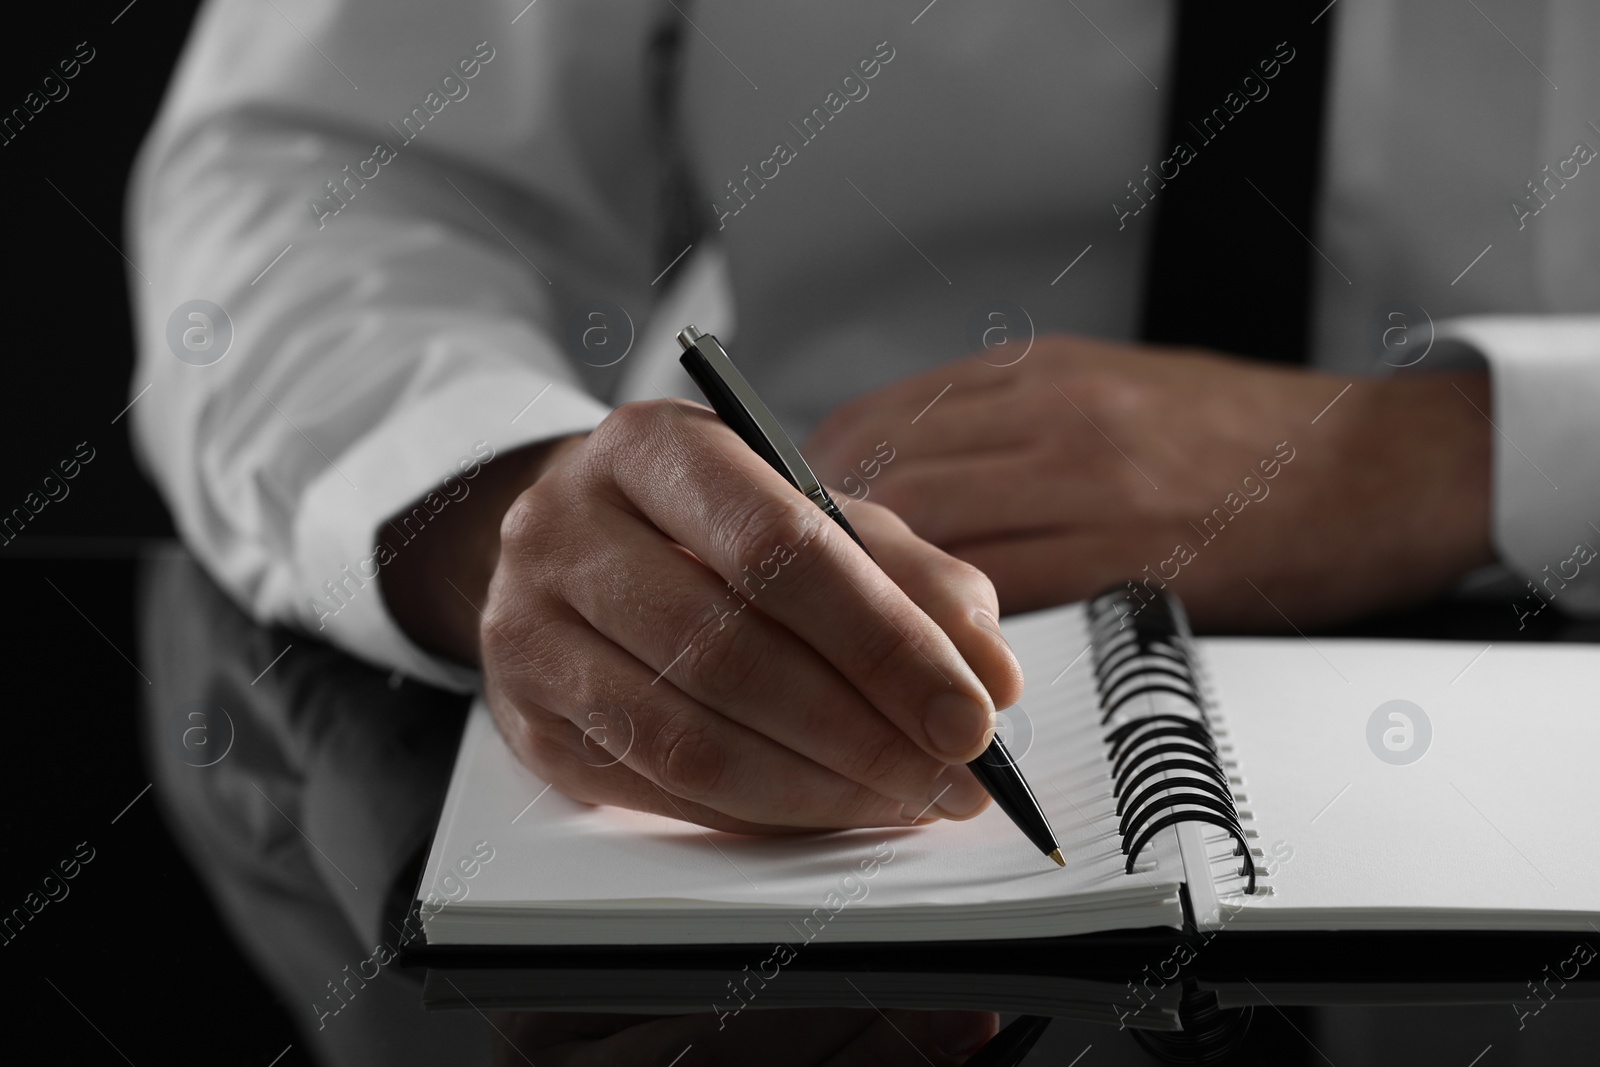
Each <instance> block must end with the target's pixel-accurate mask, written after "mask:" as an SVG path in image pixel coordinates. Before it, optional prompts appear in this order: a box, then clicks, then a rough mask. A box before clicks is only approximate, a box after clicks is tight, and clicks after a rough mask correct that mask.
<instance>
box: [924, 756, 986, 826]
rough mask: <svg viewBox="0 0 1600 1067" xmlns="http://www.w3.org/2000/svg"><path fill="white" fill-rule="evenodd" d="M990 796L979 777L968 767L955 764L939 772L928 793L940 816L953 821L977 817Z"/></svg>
mask: <svg viewBox="0 0 1600 1067" xmlns="http://www.w3.org/2000/svg"><path fill="white" fill-rule="evenodd" d="M988 798H989V794H988V793H987V792H985V791H984V788H983V786H982V785H981V784H979V782H978V779H977V777H976V776H975V775H974V774H973V773H972V772H971V771H969V770H967V768H966V767H964V766H963V765H961V764H959V763H953V764H951V765H950V766H948V767H946V768H945V769H944V770H942V771H940V772H939V777H937V778H935V779H934V780H933V789H932V790H931V791H930V792H929V793H928V799H929V800H930V801H932V803H933V806H934V808H935V809H936V810H937V811H938V812H939V814H941V815H944V816H947V817H949V818H952V819H965V818H968V817H969V816H972V815H976V814H977V813H978V811H979V809H981V808H982V807H983V806H984V803H985V802H986V801H987V800H988Z"/></svg>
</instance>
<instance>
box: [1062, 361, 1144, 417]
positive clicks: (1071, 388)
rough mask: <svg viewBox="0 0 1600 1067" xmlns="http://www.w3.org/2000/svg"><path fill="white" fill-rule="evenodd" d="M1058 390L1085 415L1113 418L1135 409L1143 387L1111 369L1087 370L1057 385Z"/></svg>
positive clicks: (1139, 400)
mask: <svg viewBox="0 0 1600 1067" xmlns="http://www.w3.org/2000/svg"><path fill="white" fill-rule="evenodd" d="M1061 391H1062V392H1064V393H1066V395H1067V396H1068V397H1069V398H1070V399H1071V400H1072V401H1073V403H1075V404H1077V405H1078V407H1080V408H1082V409H1083V410H1084V411H1085V412H1088V413H1090V414H1091V415H1093V414H1099V415H1102V416H1117V415H1123V414H1126V413H1128V412H1130V411H1132V410H1135V409H1136V408H1137V407H1138V406H1139V404H1140V402H1141V399H1142V397H1143V394H1144V389H1143V387H1142V386H1141V385H1140V384H1139V383H1138V382H1136V381H1134V380H1133V379H1132V378H1129V377H1127V376H1125V375H1121V374H1118V373H1116V372H1115V371H1111V370H1090V371H1085V372H1083V373H1081V374H1077V375H1073V376H1072V377H1071V378H1070V379H1069V380H1067V381H1064V382H1062V383H1061Z"/></svg>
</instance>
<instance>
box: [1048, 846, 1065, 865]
mask: <svg viewBox="0 0 1600 1067" xmlns="http://www.w3.org/2000/svg"><path fill="white" fill-rule="evenodd" d="M1050 858H1051V859H1053V860H1055V861H1056V866H1057V867H1065V866H1066V865H1067V861H1066V860H1064V859H1062V858H1061V850H1060V849H1059V848H1053V849H1051V850H1050Z"/></svg>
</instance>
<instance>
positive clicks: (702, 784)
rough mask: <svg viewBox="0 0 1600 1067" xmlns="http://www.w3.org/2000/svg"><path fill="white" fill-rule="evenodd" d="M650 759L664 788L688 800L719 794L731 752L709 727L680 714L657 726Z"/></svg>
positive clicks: (650, 748) (649, 751) (652, 740)
mask: <svg viewBox="0 0 1600 1067" xmlns="http://www.w3.org/2000/svg"><path fill="white" fill-rule="evenodd" d="M647 759H648V761H649V766H650V767H651V769H652V770H653V771H654V774H655V777H656V780H657V782H658V783H660V785H661V788H662V789H665V790H666V791H667V792H668V793H671V794H672V795H674V796H678V797H682V798H684V799H685V800H702V799H705V798H708V797H712V796H715V795H717V794H718V793H719V792H720V791H721V788H722V784H723V781H724V780H725V778H726V776H727V773H728V753H727V752H726V750H724V748H723V747H722V745H721V744H720V743H718V741H717V739H716V738H715V737H714V736H712V732H711V730H710V728H709V727H708V726H706V725H705V724H703V723H696V722H692V721H690V719H689V718H688V717H687V716H686V715H681V714H680V715H673V716H671V717H670V718H668V719H667V720H666V721H665V722H663V723H662V724H661V725H660V726H658V727H657V729H656V730H655V732H654V734H653V735H652V736H651V738H650V743H649V748H648V753H647Z"/></svg>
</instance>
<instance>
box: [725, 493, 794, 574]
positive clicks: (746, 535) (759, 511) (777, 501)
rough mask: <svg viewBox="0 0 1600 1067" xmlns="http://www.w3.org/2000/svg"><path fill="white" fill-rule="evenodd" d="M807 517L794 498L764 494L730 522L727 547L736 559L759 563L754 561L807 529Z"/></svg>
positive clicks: (752, 564)
mask: <svg viewBox="0 0 1600 1067" xmlns="http://www.w3.org/2000/svg"><path fill="white" fill-rule="evenodd" d="M805 519H806V516H803V515H801V513H800V510H799V508H798V507H797V506H796V504H795V503H793V502H792V501H789V500H785V499H784V498H782V497H769V496H763V497H762V498H761V499H759V500H757V501H755V502H754V503H752V504H750V505H749V506H748V507H746V508H744V509H743V510H742V511H740V513H739V514H737V515H735V516H733V518H732V520H731V521H730V522H729V523H728V524H727V531H728V532H727V534H726V535H725V537H726V541H725V543H724V545H725V548H726V549H727V552H728V554H729V557H730V558H731V559H732V560H733V561H735V562H738V561H743V560H750V561H752V563H751V564H750V565H751V566H756V565H757V564H756V562H754V561H759V560H763V559H765V558H766V557H767V556H768V555H770V554H771V552H772V551H773V549H774V548H776V547H777V546H778V545H780V544H788V543H789V542H790V541H791V540H792V539H793V538H794V537H795V536H796V532H797V531H799V530H803V529H805Z"/></svg>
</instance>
